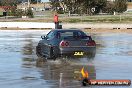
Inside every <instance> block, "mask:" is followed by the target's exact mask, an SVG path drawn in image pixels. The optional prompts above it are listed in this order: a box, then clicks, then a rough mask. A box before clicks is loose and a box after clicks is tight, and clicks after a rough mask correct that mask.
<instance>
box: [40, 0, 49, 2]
mask: <svg viewBox="0 0 132 88" xmlns="http://www.w3.org/2000/svg"><path fill="white" fill-rule="evenodd" d="M41 1H42V2H48V1H49V0H41Z"/></svg>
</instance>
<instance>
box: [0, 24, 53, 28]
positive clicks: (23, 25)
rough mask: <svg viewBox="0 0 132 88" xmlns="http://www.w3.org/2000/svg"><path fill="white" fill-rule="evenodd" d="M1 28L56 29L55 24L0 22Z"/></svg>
mask: <svg viewBox="0 0 132 88" xmlns="http://www.w3.org/2000/svg"><path fill="white" fill-rule="evenodd" d="M0 28H47V29H48V28H52V29H53V28H55V24H54V23H42V22H0Z"/></svg>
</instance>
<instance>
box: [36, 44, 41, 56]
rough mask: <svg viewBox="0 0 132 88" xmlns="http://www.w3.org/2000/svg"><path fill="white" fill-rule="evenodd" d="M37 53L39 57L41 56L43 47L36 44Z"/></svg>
mask: <svg viewBox="0 0 132 88" xmlns="http://www.w3.org/2000/svg"><path fill="white" fill-rule="evenodd" d="M36 55H37V56H38V57H41V56H42V52H41V47H40V46H36Z"/></svg>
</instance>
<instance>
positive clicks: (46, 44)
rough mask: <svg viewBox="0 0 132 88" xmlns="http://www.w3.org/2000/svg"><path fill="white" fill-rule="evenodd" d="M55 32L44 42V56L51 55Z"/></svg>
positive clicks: (50, 33) (49, 34)
mask: <svg viewBox="0 0 132 88" xmlns="http://www.w3.org/2000/svg"><path fill="white" fill-rule="evenodd" d="M54 36H55V35H54V31H51V32H49V33H48V34H47V35H46V37H45V38H44V39H43V40H42V46H41V47H42V52H43V54H44V55H49V53H50V48H51V42H52V40H53V39H54Z"/></svg>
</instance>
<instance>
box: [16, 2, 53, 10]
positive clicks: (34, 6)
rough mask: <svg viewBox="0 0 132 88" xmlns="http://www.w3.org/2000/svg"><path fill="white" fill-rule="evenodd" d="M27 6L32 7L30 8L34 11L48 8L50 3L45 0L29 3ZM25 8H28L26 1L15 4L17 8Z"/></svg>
mask: <svg viewBox="0 0 132 88" xmlns="http://www.w3.org/2000/svg"><path fill="white" fill-rule="evenodd" d="M29 7H30V8H32V10H34V11H44V10H47V9H50V8H51V5H50V3H49V2H45V3H37V4H30V6H29ZM27 8H28V3H27V2H25V3H21V4H19V5H17V9H22V10H26V9H27Z"/></svg>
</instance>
